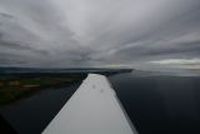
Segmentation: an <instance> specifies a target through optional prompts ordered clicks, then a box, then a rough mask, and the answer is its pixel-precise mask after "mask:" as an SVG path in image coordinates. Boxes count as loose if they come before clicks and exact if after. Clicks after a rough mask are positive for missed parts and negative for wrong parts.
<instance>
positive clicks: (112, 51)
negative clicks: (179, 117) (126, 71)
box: [0, 0, 200, 69]
mask: <svg viewBox="0 0 200 134" xmlns="http://www.w3.org/2000/svg"><path fill="white" fill-rule="evenodd" d="M199 8H200V2H199V0H190V1H188V0H154V1H145V0H120V1H115V0H101V1H99V0H43V1H34V0H15V1H13V0H0V57H1V58H0V65H8V66H9V65H12V66H15V65H17V66H38V67H77V66H108V65H113V64H115V65H117V64H119V65H131V66H133V67H139V68H143V67H144V66H145V68H147V69H148V68H149V69H151V68H152V66H153V65H152V64H150V63H151V61H161V60H168V59H186V60H188V59H194V58H195V59H200V55H199V51H200V44H199V43H200V38H199V37H200V26H199V24H200V17H199V14H200V11H199ZM156 63H157V62H154V64H156Z"/></svg>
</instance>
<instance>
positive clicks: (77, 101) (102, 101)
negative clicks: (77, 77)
mask: <svg viewBox="0 0 200 134" xmlns="http://www.w3.org/2000/svg"><path fill="white" fill-rule="evenodd" d="M135 133H136V132H135V130H134V128H133V127H132V126H131V124H130V122H129V121H128V119H127V116H126V114H125V112H124V110H123V108H122V107H121V105H120V103H119V101H118V99H117V97H116V95H115V92H114V90H113V89H112V88H111V86H110V84H109V82H108V80H107V78H106V77H105V76H103V75H98V74H89V75H88V77H87V78H86V79H85V80H84V81H83V83H82V84H81V86H80V87H79V89H77V91H76V92H75V93H74V95H73V96H72V97H71V98H70V99H69V101H68V102H67V103H66V104H65V105H64V107H63V108H62V109H61V111H60V112H59V113H58V114H57V115H56V117H55V118H54V119H53V121H52V122H50V124H49V125H48V126H47V128H46V129H45V130H44V131H43V134H135Z"/></svg>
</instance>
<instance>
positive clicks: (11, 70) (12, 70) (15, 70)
mask: <svg viewBox="0 0 200 134" xmlns="http://www.w3.org/2000/svg"><path fill="white" fill-rule="evenodd" d="M132 71H133V69H130V68H61V69H59V68H51V69H49V68H20V67H0V74H4V75H8V74H34V73H37V74H63V73H69V74H72V73H99V74H115V73H124V72H132Z"/></svg>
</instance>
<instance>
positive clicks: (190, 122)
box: [110, 72, 200, 134]
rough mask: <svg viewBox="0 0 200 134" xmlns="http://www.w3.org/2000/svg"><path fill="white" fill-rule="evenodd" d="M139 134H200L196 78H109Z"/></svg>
mask: <svg viewBox="0 0 200 134" xmlns="http://www.w3.org/2000/svg"><path fill="white" fill-rule="evenodd" d="M110 81H111V83H112V85H113V87H114V89H115V90H116V92H117V95H118V97H119V99H120V100H121V102H122V104H123V105H124V108H125V109H126V111H127V114H128V115H129V117H130V119H131V120H132V122H133V124H134V125H135V126H136V129H137V130H138V132H139V133H140V134H179V133H180V134H182V133H188V134H200V77H180V76H179V77H178V76H177V77H176V76H136V75H134V72H133V73H130V74H120V75H116V76H113V77H111V78H110Z"/></svg>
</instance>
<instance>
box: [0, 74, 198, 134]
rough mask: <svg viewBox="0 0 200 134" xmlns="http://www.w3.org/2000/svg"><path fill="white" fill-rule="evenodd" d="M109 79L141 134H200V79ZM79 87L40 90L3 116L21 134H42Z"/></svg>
mask: <svg viewBox="0 0 200 134" xmlns="http://www.w3.org/2000/svg"><path fill="white" fill-rule="evenodd" d="M109 79H110V81H111V83H112V85H113V87H114V89H115V90H116V92H117V95H118V97H119V99H120V100H121V102H122V104H123V106H124V108H125V110H126V111H127V114H128V115H129V117H130V119H131V121H132V122H133V124H134V125H135V126H136V129H137V130H138V132H139V134H179V133H181V134H182V133H188V134H199V133H200V77H175V76H139V75H135V74H134V72H133V73H127V74H119V75H115V76H112V77H109ZM79 85H80V83H77V84H74V85H71V86H69V87H66V88H60V89H46V90H43V91H40V92H38V93H37V94H35V95H34V96H31V97H29V98H25V99H23V100H20V101H18V102H16V103H14V104H10V105H8V106H5V107H1V108H0V115H1V116H2V117H3V118H4V120H6V121H7V123H9V125H10V126H11V127H13V128H14V129H15V131H17V133H19V134H38V133H41V132H42V130H43V129H44V128H45V127H46V126H47V125H48V123H49V122H50V121H51V120H52V119H53V117H54V116H55V115H56V114H57V113H58V112H59V110H60V109H61V108H62V106H63V105H64V104H65V103H66V102H67V100H68V99H69V98H70V97H71V95H72V94H73V93H74V92H75V90H76V89H77V88H78V86H79ZM0 133H1V132H0Z"/></svg>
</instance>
